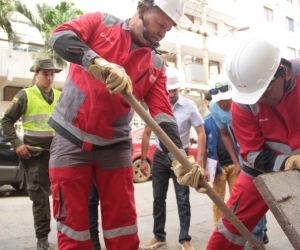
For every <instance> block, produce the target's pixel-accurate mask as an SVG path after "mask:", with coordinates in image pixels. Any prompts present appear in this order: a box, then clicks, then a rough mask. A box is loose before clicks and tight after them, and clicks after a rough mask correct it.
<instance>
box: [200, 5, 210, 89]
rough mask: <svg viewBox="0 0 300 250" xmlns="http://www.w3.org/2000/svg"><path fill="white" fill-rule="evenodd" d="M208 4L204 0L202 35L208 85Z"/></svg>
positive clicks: (203, 62) (205, 79) (204, 65)
mask: <svg viewBox="0 0 300 250" xmlns="http://www.w3.org/2000/svg"><path fill="white" fill-rule="evenodd" d="M206 5H207V4H206V2H205V0H203V3H202V37H203V48H202V64H203V68H204V84H207V85H208V78H209V77H208V75H209V68H208V67H209V61H208V48H207V26H206Z"/></svg>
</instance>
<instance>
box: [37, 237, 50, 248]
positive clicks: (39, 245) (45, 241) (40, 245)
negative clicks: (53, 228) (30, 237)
mask: <svg viewBox="0 0 300 250" xmlns="http://www.w3.org/2000/svg"><path fill="white" fill-rule="evenodd" d="M36 248H37V250H50V246H49V242H48V239H38V242H37V243H36Z"/></svg>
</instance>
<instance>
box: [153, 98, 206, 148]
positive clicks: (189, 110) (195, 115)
mask: <svg viewBox="0 0 300 250" xmlns="http://www.w3.org/2000/svg"><path fill="white" fill-rule="evenodd" d="M172 111H173V114H174V116H175V118H176V121H177V125H178V130H179V136H180V139H181V141H182V145H183V148H184V149H185V148H189V147H190V130H191V126H193V127H198V126H200V125H203V123H204V121H203V118H202V116H201V114H200V112H199V110H198V108H197V105H196V103H195V102H193V101H191V100H189V99H187V98H185V97H183V96H181V95H179V96H178V100H177V102H176V103H175V104H174V105H173V107H172ZM155 140H156V147H157V148H158V149H159V150H162V149H161V148H160V146H159V140H158V138H157V137H156V138H155Z"/></svg>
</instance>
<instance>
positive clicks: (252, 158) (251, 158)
mask: <svg viewBox="0 0 300 250" xmlns="http://www.w3.org/2000/svg"><path fill="white" fill-rule="evenodd" d="M260 152H261V151H250V152H249V153H248V155H247V162H244V163H245V164H246V165H247V166H250V167H251V168H254V162H255V159H256V157H257V156H258V155H259V154H260Z"/></svg>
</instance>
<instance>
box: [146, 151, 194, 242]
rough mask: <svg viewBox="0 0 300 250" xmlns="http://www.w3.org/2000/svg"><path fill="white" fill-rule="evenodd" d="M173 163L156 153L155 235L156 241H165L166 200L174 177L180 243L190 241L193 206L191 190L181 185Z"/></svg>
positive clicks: (153, 183)
mask: <svg viewBox="0 0 300 250" xmlns="http://www.w3.org/2000/svg"><path fill="white" fill-rule="evenodd" d="M170 167H171V162H170V160H169V158H168V157H167V156H163V155H160V154H158V153H154V161H153V167H152V186H153V197H154V201H153V218H154V227H153V233H154V236H155V238H156V239H158V240H165V238H166V232H165V223H166V198H167V191H168V187H169V178H170V177H172V179H173V183H174V187H175V193H176V200H177V207H178V214H179V220H180V234H179V242H180V243H181V244H182V243H183V242H185V241H190V240H191V236H189V234H188V233H189V228H190V220H191V209H190V208H191V206H190V200H189V195H190V189H189V187H187V186H182V185H179V184H178V182H177V178H176V176H175V174H174V171H172V170H171V168H170Z"/></svg>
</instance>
